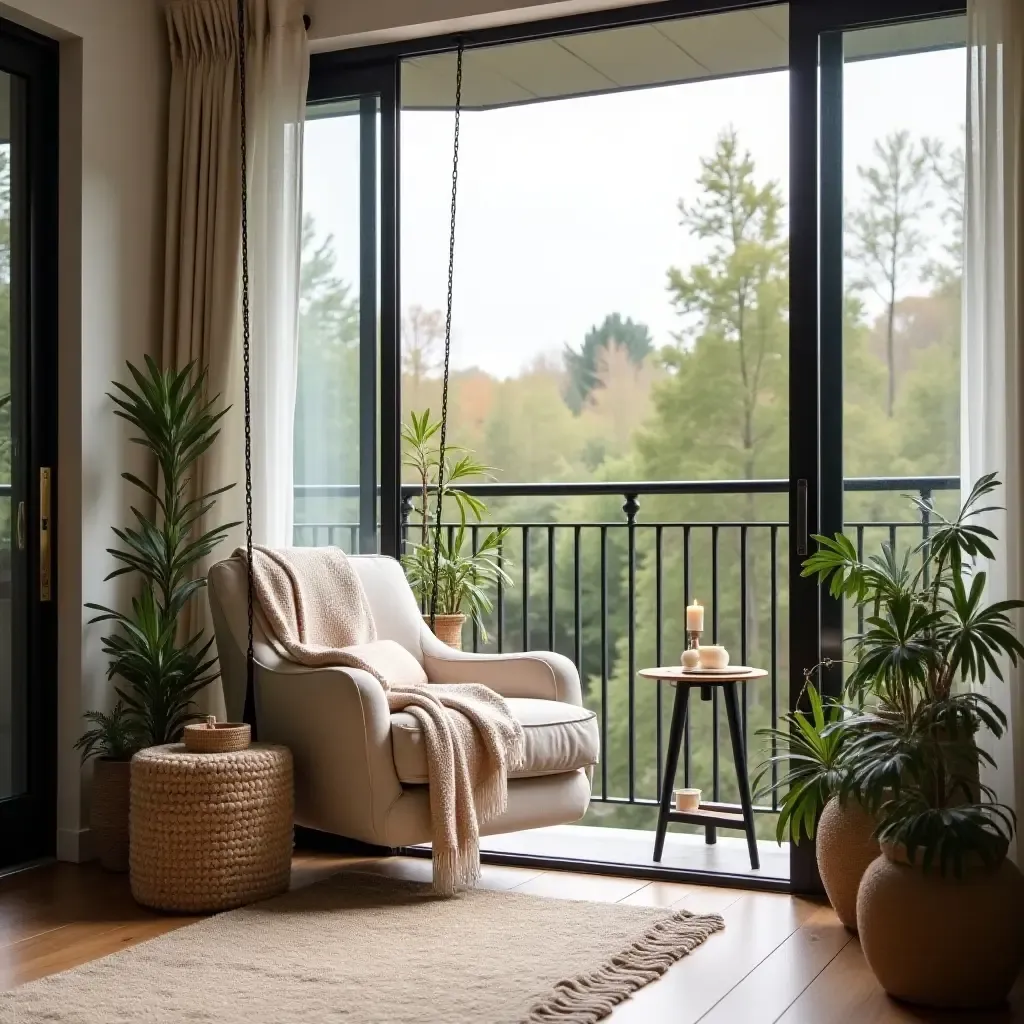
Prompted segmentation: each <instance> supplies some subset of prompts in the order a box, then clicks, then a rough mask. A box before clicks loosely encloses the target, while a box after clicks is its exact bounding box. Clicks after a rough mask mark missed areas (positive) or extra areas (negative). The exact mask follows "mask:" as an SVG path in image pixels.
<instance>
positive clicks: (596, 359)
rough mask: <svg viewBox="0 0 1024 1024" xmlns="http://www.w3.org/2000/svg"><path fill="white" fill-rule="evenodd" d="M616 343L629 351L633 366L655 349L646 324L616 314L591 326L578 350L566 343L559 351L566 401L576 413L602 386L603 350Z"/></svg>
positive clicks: (612, 346) (614, 345)
mask: <svg viewBox="0 0 1024 1024" xmlns="http://www.w3.org/2000/svg"><path fill="white" fill-rule="evenodd" d="M616 346H621V347H622V348H623V349H624V350H625V351H626V352H627V353H628V354H629V359H630V361H631V362H632V363H633V365H634V366H640V365H641V364H642V363H643V361H644V359H646V358H647V356H648V355H650V353H651V352H652V351H653V349H654V343H653V341H652V340H651V332H650V331H649V330H648V329H647V327H646V326H645V325H644V324H641V323H636V322H634V321H633V320H632V319H630V318H629V317H626V319H625V320H623V319H622V316H621V314H619V313H611V314H609V315H608V316H606V317H605V318H604V322H603V323H601V324H600V325H599V326H597V327H592V328H591V329H590V330H589V331H588V332H587V336H586V337H585V338H584V339H583V347H582V348H581V349H580V350H579V351H578V352H577V351H576V349H574V348H572V347H570V346H569V345H566V346H565V349H564V350H563V352H562V361H563V363H564V364H565V370H566V373H567V375H568V380H567V382H566V389H565V401H566V404H567V405H568V406H569V408H570V409H572V411H573V412H574V413H576V414H577V415H579V413H580V412H581V411H582V409H583V407H584V406H585V405H586V403H587V399H589V398H590V396H591V395H592V394H593V392H594V391H595V390H596V389H598V388H600V387H601V386H602V384H601V380H600V369H601V355H602V353H604V352H607V351H608V350H609V349H611V348H614V347H616Z"/></svg>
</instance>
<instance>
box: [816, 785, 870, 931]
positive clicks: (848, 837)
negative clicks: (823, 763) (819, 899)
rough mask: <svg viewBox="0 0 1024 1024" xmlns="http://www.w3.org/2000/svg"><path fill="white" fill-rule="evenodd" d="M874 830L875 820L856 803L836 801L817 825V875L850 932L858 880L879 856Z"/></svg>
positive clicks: (853, 927)
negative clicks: (873, 835) (819, 876)
mask: <svg viewBox="0 0 1024 1024" xmlns="http://www.w3.org/2000/svg"><path fill="white" fill-rule="evenodd" d="M874 829H875V819H874V818H873V817H872V816H871V815H870V814H868V813H867V811H865V810H864V808H863V807H861V805H860V804H859V803H857V802H856V801H855V800H847V801H846V802H845V803H840V802H839V800H838V799H837V798H836V797H832V799H831V800H829V802H828V803H827V804H825V807H824V809H823V810H822V812H821V819H820V820H819V822H818V831H817V851H816V852H817V857H818V874H819V875H821V881H822V884H823V885H824V886H825V892H826V894H827V895H828V901H829V903H831V904H832V906H833V908H834V909H835V912H836V915H837V916H838V917H839V920H840V921H842V922H843V924H844V925H846V927H847V928H849V929H850V931H852V932H855V931H856V930H857V890H858V889H859V888H860V880H861V878H862V877H863V875H864V872H865V871H867V869H868V865H869V864H871V862H872V861H873V860H874V859H875V858H876V857H877V856H878V853H879V849H878V840H877V839H874V838H873V837H872V835H871V833H872V832H873V831H874Z"/></svg>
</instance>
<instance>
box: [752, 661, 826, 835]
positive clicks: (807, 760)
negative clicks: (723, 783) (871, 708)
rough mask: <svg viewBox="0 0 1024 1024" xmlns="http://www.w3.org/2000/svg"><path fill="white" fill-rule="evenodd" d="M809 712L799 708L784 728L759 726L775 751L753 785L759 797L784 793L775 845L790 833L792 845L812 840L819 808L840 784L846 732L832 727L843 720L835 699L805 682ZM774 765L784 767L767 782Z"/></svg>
mask: <svg viewBox="0 0 1024 1024" xmlns="http://www.w3.org/2000/svg"><path fill="white" fill-rule="evenodd" d="M805 693H806V696H807V703H808V705H809V708H810V712H809V713H808V712H805V711H803V710H800V709H797V710H796V711H792V712H789V713H787V714H785V715H783V716H782V719H781V722H782V724H783V728H781V729H777V728H767V729H759V730H758V735H759V736H764V737H766V738H768V739H769V740H771V741H772V743H773V746H774V747H775V748H776V749H779V750H781V751H783V752H782V753H781V754H773V755H772V756H771V757H770V758H768V760H766V761H765V762H764V763H763V764H761V765H760V767H759V768H758V769H757V772H756V774H755V775H754V778H753V782H752V786H753V788H754V789H755V790H757V791H758V793H757V796H758V797H761V796H764V795H766V794H769V793H771V791H772V790H773V789H778V790H780V791H782V793H783V795H782V801H781V803H780V808H779V818H778V821H777V822H776V829H775V834H776V838H777V839H778V841H779V843H782V842H783V841H784V840H785V839H786V837H787V836H791V837H792V840H793V842H794V843H799V842H800V840H801V839H802V838H803V837H805V836H806V837H807V838H808V839H814V833H815V829H816V828H817V825H818V818H819V817H820V816H821V811H822V808H824V806H825V804H826V803H828V801H829V799H830V798H831V797H833V796H835V795H836V794H837V793H838V792H839V790H840V786H841V783H842V782H843V764H844V761H843V752H844V751H843V747H844V743H845V739H846V737H845V734H844V733H843V732H842V731H840V730H837V729H835V728H834V726H835V725H837V724H838V723H839V722H840V721H842V718H843V706H842V704H841V703H840V702H839V701H834V700H830V699H829V698H827V697H826V698H822V696H821V694H820V693H819V692H818V689H817V687H815V686H814V685H813V684H812V683H811V682H810V681H808V683H807V686H806V687H805ZM773 768H774V769H775V770H776V771H778V769H779V768H782V769H784V771H783V774H782V775H781V777H780V778H779V780H778V782H777V783H776V784H775V785H772V784H771V783H770V782H769V784H768V785H767V786H765V785H764V783H765V781H766V780H770V778H771V774H772V770H773Z"/></svg>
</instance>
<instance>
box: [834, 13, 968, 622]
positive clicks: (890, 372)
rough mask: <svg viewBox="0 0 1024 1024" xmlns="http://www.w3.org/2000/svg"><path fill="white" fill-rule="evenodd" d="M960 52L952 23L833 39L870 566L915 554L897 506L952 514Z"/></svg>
mask: <svg viewBox="0 0 1024 1024" xmlns="http://www.w3.org/2000/svg"><path fill="white" fill-rule="evenodd" d="M964 43H965V23H964V19H963V18H945V19H936V20H933V21H923V22H915V23H913V24H907V25H896V26H889V27H886V28H884V29H883V28H878V29H871V30H866V31H860V32H852V33H847V34H846V36H845V37H844V55H845V59H846V65H845V67H844V72H843V118H844V128H843V146H844V156H843V162H844V181H843V188H844V204H845V216H844V226H845V237H844V248H845V252H846V257H845V264H844V284H845V290H846V317H845V323H844V330H843V344H844V375H845V379H844V401H843V419H844V422H843V433H844V437H843V447H844V461H845V467H844V468H845V476H846V477H847V493H846V499H845V509H844V515H845V518H846V521H847V529H848V530H849V532H850V536H851V538H852V539H855V540H856V541H857V543H858V544H859V545H861V546H862V547H863V549H864V550H865V552H866V553H867V554H871V553H874V552H876V551H877V550H878V548H879V546H880V545H881V544H882V543H886V542H892V541H895V543H896V545H897V548H898V549H904V550H905V549H906V548H907V547H908V546H911V545H913V544H916V543H917V542H919V541H920V539H921V537H922V534H923V532H924V530H925V529H926V526H925V524H923V523H922V517H921V515H920V513H918V512H917V511H916V510H915V509H914V508H913V507H912V506H911V504H910V502H909V501H908V500H907V499H906V497H905V495H906V494H908V493H913V494H925V495H931V496H932V497H933V498H934V500H935V503H936V505H937V506H938V507H939V508H940V509H941V510H943V511H944V512H948V511H951V510H953V509H954V508H955V507H956V506H957V504H958V501H959V480H958V477H959V472H960V302H961V287H960V286H961V259H962V257H961V243H962V234H963V209H964V143H965V134H964V133H965V124H964V122H965V100H964V97H965V95H966V75H967V61H966V54H965V48H964ZM851 477H855V478H861V480H860V481H859V482H858V483H857V484H856V485H855V486H856V487H858V488H859V490H856V491H851V484H850V481H849V478H851ZM919 478H921V479H919ZM845 627H846V629H845V631H846V633H847V634H851V633H853V632H855V631H856V632H860V630H861V629H863V618H862V617H861V618H860V619H858V618H856V617H855V616H853V614H852V613H851V612H850V611H848V612H847V618H846V623H845Z"/></svg>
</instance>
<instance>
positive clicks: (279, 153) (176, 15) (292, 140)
mask: <svg viewBox="0 0 1024 1024" xmlns="http://www.w3.org/2000/svg"><path fill="white" fill-rule="evenodd" d="M247 4H248V26H249V35H248V40H247V44H246V47H247V55H246V56H247V65H246V66H247V81H246V86H247V87H246V102H247V118H246V120H247V135H248V150H247V152H248V165H249V167H248V171H249V173H248V183H249V187H248V193H249V195H248V206H247V209H248V214H249V268H250V274H249V277H250V322H251V326H252V347H251V380H252V391H251V394H252V413H253V416H252V476H253V539H254V540H255V541H256V542H257V543H261V544H271V545H275V546H283V545H288V544H291V542H292V483H293V479H292V477H293V474H292V457H293V456H292V449H293V419H294V408H295V384H296V372H297V360H298V331H299V306H298V290H299V271H300V261H301V244H302V243H301V234H302V230H301V229H302V190H301V186H302V133H303V122H304V118H305V105H306V84H307V81H308V78H309V54H308V47H307V44H306V34H305V27H304V25H303V22H302V13H303V9H302V0H247ZM166 13H167V25H168V33H169V39H170V51H171V94H170V107H169V118H168V187H167V244H166V266H165V285H164V329H163V362H164V365H166V366H177V367H181V366H185V365H186V364H188V363H189V362H191V361H193V360H194V361H196V362H197V363H198V364H199V365H200V366H203V367H206V368H207V370H208V372H209V393H210V395H211V396H212V395H216V394H219V395H220V396H221V401H222V402H223V403H224V404H226V405H230V406H231V411H230V412H229V413H228V415H227V416H225V418H224V420H223V421H222V429H221V434H220V437H219V438H218V440H217V442H216V443H215V444H214V446H213V447H212V448H211V449H210V451H209V452H208V453H207V454H206V455H205V456H204V457H203V459H202V460H201V462H202V464H201V465H200V466H198V467H197V472H196V474H195V477H196V478H195V480H194V481H193V486H194V488H196V490H195V491H194V492H193V493H198V489H202V490H204V491H209V490H213V489H214V488H217V487H220V486H223V485H225V484H230V483H234V484H236V486H235V488H234V489H233V490H231V491H228V492H227V493H226V494H224V495H221V497H220V498H219V500H218V503H217V506H216V507H215V508H214V510H213V512H212V514H211V516H210V517H208V518H209V521H208V522H206V523H205V524H201V525H202V526H204V527H205V528H209V527H210V526H213V525H214V524H215V523H223V522H229V521H235V520H243V519H244V518H245V494H244V489H243V486H242V484H243V480H244V469H245V460H244V430H243V419H242V411H243V390H242V329H241V328H242V321H241V306H240V299H239V282H240V255H241V240H240V239H241V236H240V213H241V184H240V177H241V171H240V162H241V161H240V143H239V103H238V67H237V60H238V47H237V0H170V2H168V3H167V5H166ZM243 536H244V535H243V533H242V530H241V528H239V529H238V530H236V531H235V534H234V536H233V537H232V538H230V539H229V540H228V542H226V543H225V544H224V545H222V546H221V548H220V549H219V551H218V552H217V553H216V556H215V557H216V558H223V557H226V556H227V555H229V554H230V553H231V550H232V548H233V547H234V544H235V543H242V541H243ZM202 568H203V570H204V571H205V569H206V568H207V567H206V566H203V567H202ZM192 604H193V619H194V621H192V622H190V623H186V624H184V627H183V628H190V627H191V628H192V629H194V628H196V627H199V626H203V627H205V628H207V629H208V630H209V629H210V622H209V610H208V606H207V603H206V601H196V602H192ZM207 703H208V704H209V710H211V711H213V712H215V713H216V712H218V711H220V712H222V711H223V702H222V698H221V697H220V695H219V694H218V693H212V694H209V695H208V699H207Z"/></svg>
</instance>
